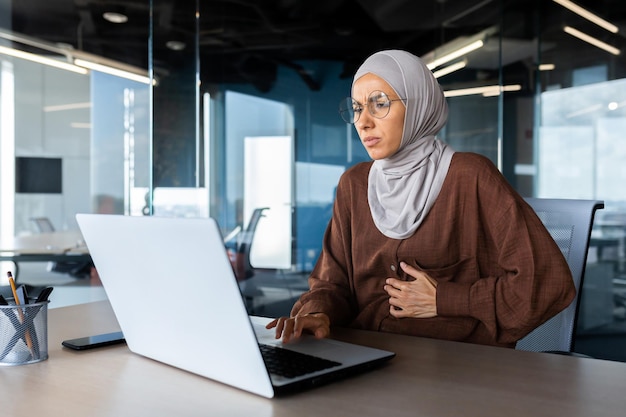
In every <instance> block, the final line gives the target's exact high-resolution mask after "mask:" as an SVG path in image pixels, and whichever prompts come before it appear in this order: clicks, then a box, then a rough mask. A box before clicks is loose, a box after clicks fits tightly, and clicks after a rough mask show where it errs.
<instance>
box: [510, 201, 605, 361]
mask: <svg viewBox="0 0 626 417" xmlns="http://www.w3.org/2000/svg"><path fill="white" fill-rule="evenodd" d="M526 201H527V202H528V204H530V206H531V207H532V208H533V209H534V210H535V212H536V213H537V215H538V216H539V218H540V219H541V221H542V222H543V224H544V225H545V226H546V228H547V229H548V231H549V232H550V235H551V236H552V238H553V239H554V240H555V242H556V243H557V245H558V246H559V248H560V249H561V252H563V256H565V259H566V260H567V264H568V265H569V267H570V270H571V271H572V278H573V279H574V285H575V287H576V297H575V298H574V300H573V301H572V303H571V304H570V305H569V306H568V307H567V308H566V309H565V310H563V311H561V312H560V313H559V314H557V315H556V316H554V317H552V318H551V319H550V320H548V321H546V322H545V323H543V324H542V325H541V326H539V327H537V328H536V329H535V330H533V331H532V332H531V333H529V334H528V335H526V336H525V337H524V338H522V339H521V340H519V341H518V342H517V345H516V347H515V348H516V349H518V350H526V351H533V352H550V353H560V354H569V355H578V354H575V353H573V352H572V349H573V334H574V331H575V329H576V322H577V319H578V306H579V303H580V298H581V293H582V286H583V277H584V275H585V265H586V263H587V250H588V248H589V240H590V237H591V227H592V225H593V218H594V215H595V212H596V210H599V209H603V208H604V202H603V201H597V200H568V199H542V198H527V199H526ZM579 356H585V355H579Z"/></svg>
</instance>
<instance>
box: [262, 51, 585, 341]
mask: <svg viewBox="0 0 626 417" xmlns="http://www.w3.org/2000/svg"><path fill="white" fill-rule="evenodd" d="M347 103H348V104H349V105H348V106H347V107H344V108H343V109H342V116H343V117H344V119H346V120H347V121H348V122H349V123H354V125H355V128H356V130H357V132H358V134H359V137H360V138H361V142H362V143H363V146H365V149H366V150H367V152H368V154H369V156H370V157H371V158H372V159H373V160H374V161H372V162H364V163H360V164H357V165H355V166H353V167H352V168H350V169H348V170H347V171H346V172H345V173H344V175H343V176H342V177H341V179H340V181H339V185H338V187H337V195H336V200H335V205H334V208H333V216H332V219H331V221H330V223H329V225H328V228H327V230H326V233H325V236H324V241H323V248H322V253H321V254H320V258H319V260H318V262H317V264H316V266H315V268H314V270H313V272H312V273H311V276H310V278H309V286H310V289H309V291H307V292H306V293H304V294H303V295H302V296H301V297H300V299H299V300H298V301H297V302H296V303H295V305H294V306H293V309H292V311H291V317H289V318H287V317H281V318H279V319H276V320H274V321H272V322H271V323H270V324H268V328H273V327H276V337H277V338H281V337H282V339H283V341H285V342H288V341H289V340H291V339H292V338H294V337H299V336H300V335H301V334H302V332H303V331H305V332H309V333H313V334H315V336H316V337H326V336H328V335H329V332H330V326H331V325H340V326H350V327H355V328H360V329H369V330H378V331H385V332H394V333H404V334H409V335H416V336H425V337H433V338H441V339H449V340H458V341H465V342H472V343H480V344H487V345H495V346H505V347H514V346H515V343H516V341H517V340H519V339H521V338H522V337H523V336H525V335H526V334H527V333H529V332H530V331H531V330H533V329H534V328H535V327H537V326H538V325H540V324H541V323H543V322H544V321H546V320H547V319H549V318H550V317H552V316H553V315H555V314H557V313H558V312H559V311H561V310H562V309H564V308H565V307H566V306H567V305H568V304H569V303H570V302H571V301H572V299H573V297H574V295H575V288H574V284H573V281H572V277H571V273H570V270H569V268H568V266H567V263H566V262H565V259H564V258H563V256H562V254H561V252H560V250H559V249H558V247H557V246H556V244H555V243H554V241H553V239H552V238H551V237H550V235H549V233H548V232H547V230H546V229H545V227H544V226H543V224H542V223H541V221H540V220H539V219H538V218H537V216H536V215H535V213H534V211H533V210H532V208H531V207H530V206H528V205H527V204H526V203H525V201H524V200H523V199H522V198H521V197H520V196H519V195H518V194H517V193H516V192H515V190H514V189H513V188H512V187H511V186H510V185H509V184H508V183H507V181H506V180H505V179H504V177H503V176H502V175H501V174H500V172H499V171H498V170H497V169H496V168H495V166H494V165H493V164H492V163H491V162H490V161H489V160H488V159H487V158H485V157H483V156H480V155H477V154H473V153H463V152H456V153H455V152H454V151H453V150H452V149H451V148H450V147H449V146H446V145H445V144H444V143H442V142H440V141H439V140H437V139H436V138H435V135H436V134H437V132H439V130H440V129H441V128H442V127H443V126H444V124H445V123H446V121H447V116H448V107H447V104H446V101H445V98H444V95H443V92H442V90H441V87H440V86H439V84H438V83H437V81H436V79H435V78H434V77H433V75H432V73H431V72H430V70H429V69H428V68H427V67H426V66H425V65H424V63H423V62H422V61H421V60H420V59H419V58H417V57H416V56H414V55H412V54H410V53H408V52H404V51H398V50H390V51H382V52H378V53H376V54H374V55H372V56H371V57H369V58H368V59H367V60H366V61H365V62H364V63H363V65H362V66H361V67H360V68H359V70H358V71H357V73H356V75H355V77H354V81H353V84H352V98H351V99H348V102H347Z"/></svg>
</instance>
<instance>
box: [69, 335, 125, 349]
mask: <svg viewBox="0 0 626 417" xmlns="http://www.w3.org/2000/svg"><path fill="white" fill-rule="evenodd" d="M125 342H126V340H125V339H124V334H123V333H122V332H113V333H105V334H97V335H95V336H87V337H79V338H77V339H69V340H64V341H63V342H61V344H62V345H63V346H65V347H67V348H70V349H74V350H85V349H93V348H97V347H101V346H110V345H117V344H119V343H125Z"/></svg>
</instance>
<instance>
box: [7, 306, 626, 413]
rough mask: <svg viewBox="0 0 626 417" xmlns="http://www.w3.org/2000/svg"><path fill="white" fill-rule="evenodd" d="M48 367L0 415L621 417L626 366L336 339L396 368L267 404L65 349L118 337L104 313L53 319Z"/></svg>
mask: <svg viewBox="0 0 626 417" xmlns="http://www.w3.org/2000/svg"><path fill="white" fill-rule="evenodd" d="M49 329H50V332H49V333H50V334H49V355H50V357H49V359H48V360H46V361H44V362H40V363H37V364H31V365H23V366H16V367H6V368H0V386H2V389H1V390H0V407H2V415H7V416H12V417H32V416H37V415H42V416H43V415H46V416H67V417H73V416H90V417H98V416H116V417H117V416H133V417H139V416H150V417H157V416H168V417H171V416H176V417H183V416H200V415H206V416H219V417H223V416H246V415H247V416H251V415H253V416H255V417H258V416H260V417H264V416H296V415H297V416H299V417H305V416H328V417H330V416H342V417H350V416H376V417H379V416H394V417H402V416H411V417H415V416H431V417H432V416H464V417H467V416H480V417H486V416H498V417H501V416H507V417H514V416H525V417H527V416H533V417H537V416H550V417H553V416H567V417H576V416H584V417H589V416H622V415H624V413H625V408H626V399H625V397H624V392H623V391H624V387H625V386H626V364H624V363H617V362H609V361H602V360H597V359H586V358H575V357H568V356H560V355H553V354H546V353H534V352H523V351H515V350H509V349H504V348H494V347H485V346H478V345H470V344H463V343H455V342H447V341H441V340H433V339H422V338H416V337H410V336H400V335H391V334H383V333H373V332H365V331H355V330H345V329H341V330H336V331H334V335H333V337H335V338H338V339H343V340H349V341H354V342H357V343H362V344H366V345H370V346H375V347H379V348H382V349H389V350H393V351H395V352H396V353H397V356H396V357H395V358H394V359H392V360H391V361H390V362H389V363H388V364H386V365H384V366H383V367H381V368H378V369H375V370H373V371H371V372H368V373H365V374H361V375H358V376H355V377H352V378H348V379H345V380H342V381H337V382H334V383H332V384H329V385H325V386H322V387H318V388H315V389H312V390H309V391H306V392H303V393H299V394H294V395H291V396H288V397H282V398H275V399H272V400H270V399H266V398H262V397H259V396H256V395H253V394H249V393H247V392H244V391H240V390H238V389H236V388H232V387H229V386H226V385H223V384H220V383H217V382H213V381H211V380H208V379H205V378H202V377H199V376H196V375H193V374H191V373H188V372H185V371H181V370H178V369H176V368H173V367H170V366H167V365H163V364H161V363H158V362H155V361H153V360H151V359H146V358H143V357H141V356H138V355H135V354H133V353H131V352H130V351H129V350H128V348H127V347H126V346H125V345H120V346H111V347H106V348H100V349H95V350H91V351H84V352H74V351H70V350H67V349H65V348H62V347H61V341H62V340H64V339H67V338H72V337H78V336H85V335H90V334H96V333H104V332H110V331H115V330H118V329H119V327H118V325H117V322H116V320H115V318H114V316H113V313H112V311H111V309H110V306H109V303H108V302H107V301H104V302H96V303H89V304H81V305H77V306H71V307H63V308H58V309H52V310H50V312H49Z"/></svg>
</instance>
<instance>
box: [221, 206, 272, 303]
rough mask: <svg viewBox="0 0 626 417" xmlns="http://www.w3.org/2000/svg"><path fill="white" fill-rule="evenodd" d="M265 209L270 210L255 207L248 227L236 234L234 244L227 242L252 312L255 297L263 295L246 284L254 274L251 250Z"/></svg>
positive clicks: (229, 254)
mask: <svg viewBox="0 0 626 417" xmlns="http://www.w3.org/2000/svg"><path fill="white" fill-rule="evenodd" d="M265 210H269V207H261V208H256V209H254V211H253V212H252V215H251V216H250V220H249V221H248V225H247V226H246V228H245V229H243V230H241V231H240V232H239V233H237V234H236V235H235V236H234V240H235V242H234V245H230V246H229V244H228V242H225V243H226V246H227V247H228V256H229V258H230V263H231V265H232V267H233V270H234V271H235V276H236V277H237V282H239V287H240V288H241V292H242V295H243V297H244V300H245V302H246V306H247V307H248V311H249V312H250V313H252V312H253V311H254V308H253V305H254V297H255V296H260V295H262V294H260V293H259V292H258V291H257V292H256V293H255V292H254V291H253V290H250V289H248V288H246V287H247V285H246V284H247V281H248V280H249V279H250V278H252V277H253V276H254V267H253V266H252V264H251V263H250V251H251V249H252V243H253V242H254V234H255V232H256V228H257V226H258V224H259V221H260V220H261V218H262V217H263V216H264V214H263V212H264V211H265Z"/></svg>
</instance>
